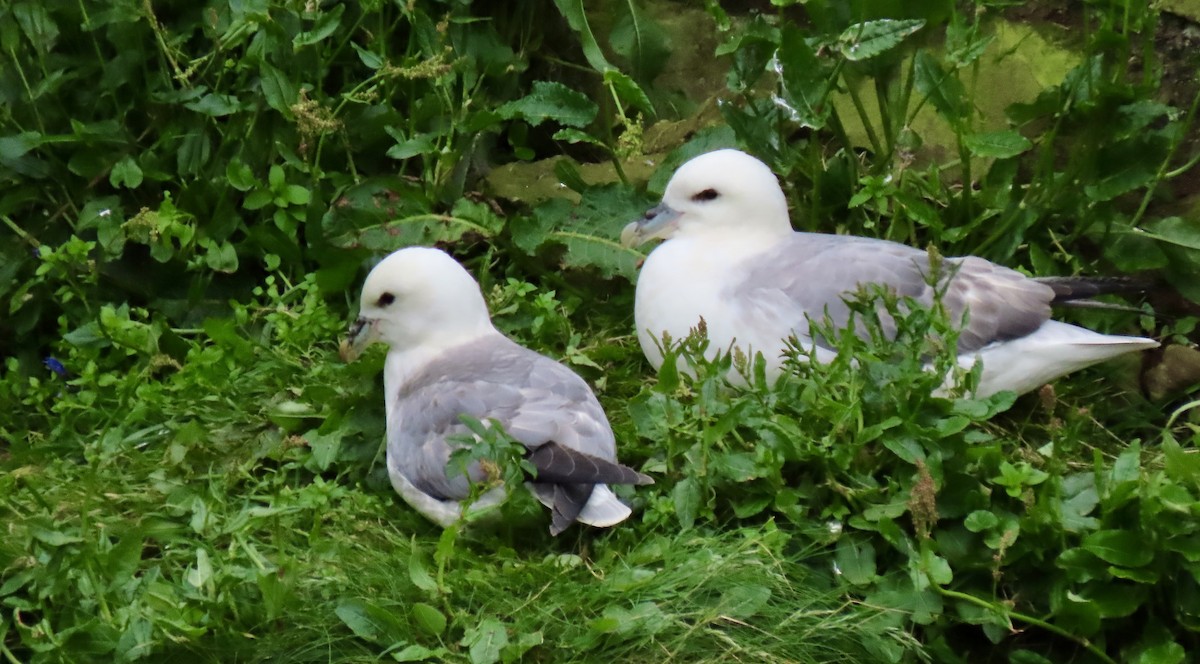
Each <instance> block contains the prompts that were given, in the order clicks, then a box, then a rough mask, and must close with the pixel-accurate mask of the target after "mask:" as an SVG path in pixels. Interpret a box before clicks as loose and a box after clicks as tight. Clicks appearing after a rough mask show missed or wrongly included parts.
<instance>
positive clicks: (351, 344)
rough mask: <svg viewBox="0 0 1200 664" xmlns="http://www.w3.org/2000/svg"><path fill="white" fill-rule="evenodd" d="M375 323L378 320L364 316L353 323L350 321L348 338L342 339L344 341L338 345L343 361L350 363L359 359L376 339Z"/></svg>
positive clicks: (347, 331) (347, 332)
mask: <svg viewBox="0 0 1200 664" xmlns="http://www.w3.org/2000/svg"><path fill="white" fill-rule="evenodd" d="M375 323H376V321H374V320H371V319H369V318H365V317H363V316H359V317H358V318H356V319H355V320H354V322H353V323H350V328H349V329H348V330H346V338H345V339H342V343H341V344H339V345H338V355H339V356H340V357H341V358H342V361H343V362H347V363H349V362H353V361H354V360H357V359H358V356H359V355H362V353H363V351H364V350H366V349H367V346H370V345H371V344H372V343H373V342H374V341H375V338H376V331H375Z"/></svg>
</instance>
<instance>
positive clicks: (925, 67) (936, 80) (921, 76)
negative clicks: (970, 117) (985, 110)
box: [913, 50, 970, 126]
mask: <svg viewBox="0 0 1200 664" xmlns="http://www.w3.org/2000/svg"><path fill="white" fill-rule="evenodd" d="M913 57H914V58H916V61H915V62H914V63H913V77H914V82H915V85H916V88H917V90H918V91H920V92H921V94H923V95H925V98H926V99H928V100H929V103H931V104H933V107H934V108H935V109H937V112H938V113H939V114H940V115H941V116H942V117H944V118H946V120H948V121H949V122H950V124H951V125H953V126H958V125H959V123H961V122H962V121H963V120H964V119H966V117H967V113H968V111H969V108H970V107H969V106H968V105H967V102H966V90H965V89H964V88H963V84H962V82H961V81H959V80H958V78H957V77H955V76H953V75H952V74H950V73H948V72H946V70H944V69H942V66H941V65H940V64H938V61H937V59H936V58H934V56H933V55H931V54H930V53H929V52H928V51H925V50H920V51H917V54H916V55H915V56H913Z"/></svg>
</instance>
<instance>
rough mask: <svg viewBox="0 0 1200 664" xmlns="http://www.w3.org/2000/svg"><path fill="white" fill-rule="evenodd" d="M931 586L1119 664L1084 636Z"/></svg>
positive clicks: (993, 604)
mask: <svg viewBox="0 0 1200 664" xmlns="http://www.w3.org/2000/svg"><path fill="white" fill-rule="evenodd" d="M930 585H932V586H933V587H934V588H936V589H937V591H938V592H939V593H941V594H942V595H945V596H946V597H950V598H953V599H958V600H962V601H964V602H967V603H970V604H974V605H975V606H978V607H980V608H983V609H987V610H989V611H993V612H995V613H997V614H999V615H1001V616H1003V617H1004V619H1005V620H1010V619H1016V620H1019V621H1021V622H1023V623H1027V624H1030V625H1033V626H1035V627H1040V628H1042V629H1044V630H1046V631H1048V632H1051V633H1053V634H1057V635H1058V636H1061V637H1063V638H1064V639H1069V640H1071V641H1074V642H1075V643H1077V644H1079V645H1080V646H1083V647H1084V648H1085V649H1087V651H1088V652H1090V653H1092V654H1093V655H1095V656H1096V657H1099V658H1100V660H1101V661H1103V662H1106V664H1117V662H1116V660H1114V659H1113V658H1111V657H1109V656H1108V655H1107V654H1106V653H1105V652H1104V651H1103V650H1101V649H1100V648H1098V647H1096V644H1094V643H1092V642H1091V641H1089V640H1088V639H1085V638H1083V637H1082V636H1077V635H1075V634H1072V633H1070V632H1068V631H1067V630H1065V629H1063V628H1061V627H1059V626H1058V625H1055V624H1053V623H1049V622H1046V621H1045V620H1042V619H1041V618H1037V617H1034V616H1031V615H1027V614H1024V613H1021V612H1019V611H1013V610H1012V609H1009V608H1007V607H1005V606H1003V605H1000V604H996V603H994V602H989V601H987V600H985V599H982V598H979V597H976V596H974V595H969V594H967V593H963V592H959V591H957V590H950V589H947V588H943V587H941V586H939V585H937V584H936V583H934V584H930Z"/></svg>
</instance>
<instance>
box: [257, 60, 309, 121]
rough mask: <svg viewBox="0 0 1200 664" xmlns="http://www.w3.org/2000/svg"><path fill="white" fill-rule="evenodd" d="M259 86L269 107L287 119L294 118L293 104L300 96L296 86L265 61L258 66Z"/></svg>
mask: <svg viewBox="0 0 1200 664" xmlns="http://www.w3.org/2000/svg"><path fill="white" fill-rule="evenodd" d="M258 77H259V86H260V87H261V88H262V92H263V97H265V98H266V100H267V105H268V106H270V107H271V108H273V109H275V110H276V111H279V112H280V113H281V114H283V116H284V117H285V118H291V117H292V104H295V103H296V99H297V97H298V95H299V92H298V90H297V87H296V84H295V83H293V82H292V81H291V79H289V78H288V77H287V74H285V73H283V70H281V69H279V68H278V67H276V66H275V65H272V64H271V63H270V62H267V61H266V60H263V61H262V62H260V63H259V65H258Z"/></svg>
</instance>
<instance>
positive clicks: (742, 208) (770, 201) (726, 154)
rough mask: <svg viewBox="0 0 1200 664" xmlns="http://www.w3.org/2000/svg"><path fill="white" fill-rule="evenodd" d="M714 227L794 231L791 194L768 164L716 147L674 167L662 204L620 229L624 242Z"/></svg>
mask: <svg viewBox="0 0 1200 664" xmlns="http://www.w3.org/2000/svg"><path fill="white" fill-rule="evenodd" d="M714 230H721V231H731V230H732V231H738V232H755V231H758V232H767V233H779V234H785V233H790V232H792V224H791V220H790V218H789V217H788V210H787V199H786V198H785V197H784V195H783V190H782V189H780V188H779V181H778V180H777V179H775V174H774V173H772V172H771V169H770V168H768V167H767V165H766V164H764V163H762V162H761V161H759V160H758V159H755V158H754V157H752V156H750V155H748V154H746V153H745V152H742V151H741V150H732V149H726V150H717V151H715V152H707V153H705V154H702V155H700V156H698V157H695V158H693V159H691V160H689V161H688V162H686V163H685V164H684V165H682V166H680V167H679V170H677V171H675V175H673V176H671V181H670V182H668V183H667V190H666V191H665V192H664V193H663V199H662V203H661V204H660V205H657V206H655V207H653V208H651V209H650V210H647V211H646V214H645V217H644V218H643V219H639V220H638V221H635V222H633V223H631V224H629V225H628V226H626V227H625V229H624V230H623V231H622V232H621V242H622V243H623V244H625V245H626V246H637V245H640V244H642V243H644V242H648V241H649V240H653V239H657V238H662V239H670V238H672V237H682V236H687V235H691V234H694V233H704V232H710V231H714Z"/></svg>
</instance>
